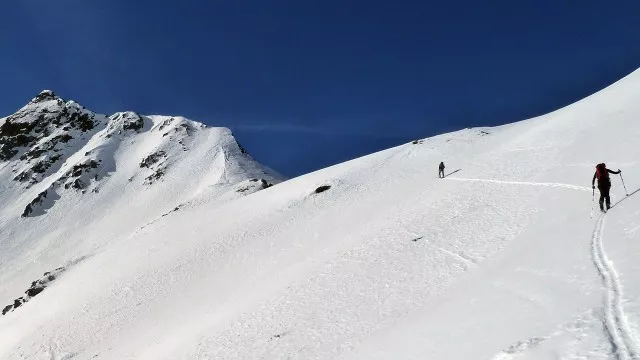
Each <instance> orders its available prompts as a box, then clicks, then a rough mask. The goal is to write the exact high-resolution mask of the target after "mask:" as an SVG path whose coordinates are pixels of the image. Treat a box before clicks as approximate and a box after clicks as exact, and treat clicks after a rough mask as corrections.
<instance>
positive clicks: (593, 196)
mask: <svg viewBox="0 0 640 360" xmlns="http://www.w3.org/2000/svg"><path fill="white" fill-rule="evenodd" d="M592 190H593V192H592V193H591V217H593V204H594V203H595V201H596V189H595V188H592Z"/></svg>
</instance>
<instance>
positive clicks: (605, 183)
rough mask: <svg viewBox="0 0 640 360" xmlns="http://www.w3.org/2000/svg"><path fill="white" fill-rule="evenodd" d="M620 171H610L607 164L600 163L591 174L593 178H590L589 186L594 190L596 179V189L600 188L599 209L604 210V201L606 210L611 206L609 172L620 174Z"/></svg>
mask: <svg viewBox="0 0 640 360" xmlns="http://www.w3.org/2000/svg"><path fill="white" fill-rule="evenodd" d="M621 172H622V171H621V170H620V169H618V171H612V170H609V169H607V166H606V165H605V164H604V163H602V164H598V165H596V173H595V174H593V180H591V187H592V188H593V189H594V190H595V188H596V187H595V182H596V179H598V190H600V210H602V211H605V210H604V203H605V201H606V203H607V210H609V209H610V208H611V198H610V197H609V190H611V179H610V178H609V174H620V173H621Z"/></svg>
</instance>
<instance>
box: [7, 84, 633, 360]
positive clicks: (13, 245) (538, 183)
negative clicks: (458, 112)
mask: <svg viewBox="0 0 640 360" xmlns="http://www.w3.org/2000/svg"><path fill="white" fill-rule="evenodd" d="M639 97H640V72H639V71H636V72H635V73H633V74H631V75H629V76H628V77H626V78H624V79H623V80H621V81H619V82H618V83H616V84H614V85H612V86H610V87H609V88H607V89H605V90H603V91H601V92H599V93H597V94H595V95H593V96H590V97H588V98H586V99H584V100H582V101H580V102H578V103H576V104H573V105H571V106H568V107H566V108H563V109H561V110H558V111H556V112H553V113H551V114H548V115H545V116H541V117H538V118H535V119H530V120H526V121H522V122H518V123H514V124H511V125H506V126H501V127H497V128H481V129H465V130H461V131H458V132H454V133H450V134H443V135H440V136H436V137H433V138H428V139H422V140H417V141H415V142H412V143H409V144H405V145H402V146H398V147H396V148H392V149H389V150H385V151H381V152H379V153H375V154H372V155H369V156H366V157H363V158H360V159H356V160H353V161H349V162H346V163H343V164H340V165H336V166H333V167H330V168H327V169H324V170H320V171H317V172H314V173H311V174H308V175H305V176H301V177H299V178H296V179H292V180H289V181H286V182H283V183H281V184H278V185H277V186H273V187H270V188H268V189H266V190H263V191H259V192H255V193H253V194H251V195H248V196H239V195H238V194H240V193H238V192H237V191H238V190H241V189H244V187H242V188H240V189H239V188H237V187H234V186H245V184H246V186H250V185H251V184H252V183H251V182H250V180H241V179H237V178H236V177H235V175H229V174H237V173H244V171H245V170H243V171H240V170H234V171H221V169H222V168H223V165H224V164H228V163H229V162H230V161H232V160H229V159H236V160H235V161H239V160H237V159H244V158H242V157H239V155H238V154H237V153H240V150H239V149H238V148H237V147H236V146H235V144H234V142H232V141H231V137H230V136H229V135H228V132H226V131H223V130H220V129H218V130H215V129H211V130H209V131H208V132H206V131H204V130H201V129H198V127H197V126H196V125H195V124H193V123H190V122H186V121H184V120H177V119H174V121H177V122H178V123H179V124H186V125H189V126H190V128H191V129H192V131H193V133H194V134H199V135H197V136H196V135H193V136H191V137H181V138H180V139H183V140H182V143H183V144H180V143H179V141H180V140H178V136H182V135H184V134H188V133H189V131H187V130H186V129H185V130H183V129H181V128H180V125H178V124H175V123H167V124H165V121H167V122H168V121H170V119H169V118H145V117H143V122H142V128H140V129H137V130H136V129H125V126H124V124H122V125H120V123H119V121H124V122H126V123H131V122H133V123H136V120H135V119H136V117H135V116H134V115H133V114H128V115H126V114H123V115H119V116H112V117H111V118H110V119H106V118H99V117H98V116H96V117H95V122H99V123H100V124H105V125H102V128H101V130H100V129H97V130H96V129H89V130H86V131H83V130H82V129H81V128H80V127H79V125H77V126H76V127H70V130H69V131H72V132H71V133H70V135H71V136H73V137H74V140H75V139H76V138H80V137H82V136H86V138H87V139H89V140H87V142H86V144H85V145H82V147H83V148H82V149H80V150H77V151H73V152H70V153H65V158H64V159H62V158H61V160H60V161H55V162H54V164H53V165H51V166H49V167H48V168H47V169H46V170H45V172H44V175H42V176H40V175H39V174H40V173H39V172H38V171H34V170H33V166H34V165H33V164H37V162H35V163H34V162H33V160H31V161H32V162H31V164H32V165H29V162H28V161H29V160H30V159H29V156H27V157H25V158H24V159H23V160H16V159H20V157H22V155H23V154H26V153H27V152H28V151H29V149H31V148H33V146H35V145H31V148H29V149H27V148H26V147H27V146H24V148H22V147H14V148H13V149H14V150H15V149H17V150H18V152H17V153H15V155H13V156H14V158H12V160H10V161H9V162H6V161H5V162H4V163H0V168H2V170H1V172H0V175H2V176H3V182H2V184H3V188H2V191H3V193H2V196H3V197H4V198H10V199H12V200H11V201H12V202H11V203H10V205H9V206H7V207H3V209H2V213H1V216H2V219H3V220H2V221H3V223H2V227H1V228H0V229H2V239H1V240H0V246H1V250H2V252H1V253H0V259H1V261H2V262H1V263H0V284H1V285H0V301H4V303H6V304H13V303H12V301H14V299H16V297H18V296H20V295H22V296H23V299H22V300H20V301H18V303H19V304H20V306H19V307H18V308H16V309H13V306H12V307H11V309H12V311H9V312H7V314H6V315H5V316H1V317H0V359H11V360H13V359H72V358H73V359H94V358H98V359H153V360H157V359H344V360H346V359H367V360H369V359H464V360H468V359H487V360H511V359H536V360H540V359H625V360H626V359H639V358H640V335H639V331H640V263H639V262H638V256H639V255H640V240H639V239H640V237H639V234H640V192H637V191H638V189H639V188H640V163H639V162H638V161H639V160H638V159H639V158H640V146H639V145H638V142H637V141H638V138H640V122H639V121H638V117H640V102H638V101H637V99H638V98H639ZM34 106H42V105H34ZM125 117H126V118H127V119H129V120H123V118H125ZM89 118H91V115H90V114H89ZM108 124H114V125H113V126H109V125H108ZM162 126H164V128H162V129H161V127H162ZM127 127H129V126H127ZM114 129H115V130H114ZM194 129H195V130H194ZM85 133H86V134H85ZM167 133H168V135H166V136H165V135H164V134H167ZM179 134H182V135H179ZM52 135H53V132H52V131H51V134H49V135H47V136H52ZM61 135H63V134H61ZM108 135H111V137H109V136H108ZM53 136H55V135H53ZM187 139H188V140H187ZM29 141H31V142H33V141H35V140H29ZM37 141H38V143H40V141H45V140H37ZM215 143H221V145H220V146H212V144H215ZM229 143H231V145H228V144H229ZM34 144H35V143H34ZM63 144H64V145H59V144H58V145H55V146H63V147H64V146H69V147H71V146H80V145H74V144H75V143H73V142H72V141H71V140H69V142H68V143H63ZM67 144H68V145H67ZM78 144H83V142H79V143H78ZM176 144H177V145H176ZM225 144H226V145H225ZM232 145H233V146H232ZM47 146H50V145H47ZM182 146H184V147H185V148H186V149H187V151H185V152H184V156H185V157H187V156H188V158H189V159H190V160H189V161H187V160H186V159H184V160H182V158H180V157H179V156H180V155H181V154H183V152H182ZM225 146H227V147H226V148H225ZM221 148H222V149H228V148H231V149H232V150H233V149H235V153H234V154H235V155H231V156H228V155H227V154H228V153H229V152H230V150H227V151H223V150H220V149H221ZM7 151H9V152H11V151H13V150H7ZM160 151H164V152H165V154H166V155H167V156H164V155H165V154H162V153H160ZM3 152H4V150H3ZM189 152H190V153H191V154H190V155H186V154H187V153H189ZM152 154H156V155H153V156H151V155H152ZM216 154H218V155H216ZM212 158H213V159H214V160H215V161H211V159H212ZM38 159H39V160H40V161H44V160H45V159H48V161H51V157H47V158H43V157H38ZM201 159H207V161H206V162H201V161H200V160H201ZM92 161H93V162H92ZM440 161H444V162H445V164H446V165H447V168H446V170H445V173H447V175H448V176H447V177H446V178H444V179H439V178H438V177H437V173H438V164H439V163H440ZM600 162H606V163H607V164H608V166H609V167H610V168H611V169H614V170H615V169H618V168H620V169H622V170H623V176H624V181H625V185H626V189H625V187H624V186H623V183H622V178H621V177H620V176H619V175H611V180H612V183H613V188H612V191H611V193H612V197H613V202H614V204H615V205H614V207H613V208H612V209H611V210H610V211H609V212H608V213H607V214H602V213H600V212H599V210H598V205H597V198H596V199H595V200H596V203H595V209H594V207H593V205H594V203H593V202H592V199H593V198H592V189H591V179H592V176H593V174H594V171H595V168H594V167H595V165H596V164H597V163H600ZM78 164H85V165H86V166H83V167H82V169H81V171H80V170H78V171H76V172H74V171H73V169H74V166H77V165H78ZM194 164H196V165H199V166H194ZM202 164H207V166H204V165H202ZM238 164H239V165H238V168H242V169H246V166H244V165H242V163H240V162H238ZM251 164H254V163H251ZM29 166H31V167H29ZM229 166H230V165H224V167H225V168H228V167H229ZM29 169H31V172H30V173H28V174H29V176H27V177H26V181H24V180H23V181H20V180H14V179H15V178H16V177H17V178H19V179H21V178H23V177H21V176H19V174H21V173H23V172H24V171H25V170H29ZM37 169H39V168H37ZM114 169H115V171H114ZM158 170H160V172H161V173H162V175H161V176H160V178H159V179H155V178H154V174H156V173H157V171H158ZM74 173H76V174H80V175H79V176H75V175H74ZM85 174H87V175H85ZM96 175H98V176H97V180H96ZM252 176H255V177H256V178H258V175H252ZM76 178H77V179H79V180H80V181H81V182H80V183H79V184H78V187H74V184H75V180H76ZM32 179H33V180H32ZM129 179H131V181H129ZM229 179H232V180H229ZM238 181H240V182H239V184H241V185H227V184H238ZM247 181H248V182H247ZM5 184H9V186H8V187H6V188H5V187H4V186H7V185H5ZM67 184H69V186H68V188H66V187H65V186H66V185H67ZM230 187H231V190H232V191H229V188H230ZM50 189H51V190H50ZM45 190H47V191H48V192H47V197H46V198H44V201H42V203H37V204H34V205H32V212H31V213H29V214H27V217H25V218H21V217H20V215H21V214H22V213H23V212H24V208H25V206H26V205H27V204H30V203H31V202H32V200H33V199H34V198H36V197H37V196H38V194H41V193H42V192H43V191H45ZM83 191H84V194H82V192H83ZM247 191H252V190H247ZM597 192H598V191H597V190H596V191H595V193H596V196H597ZM50 193H51V194H52V195H49V194H50ZM627 193H628V194H629V195H630V196H626V194H627ZM230 194H232V195H233V196H232V197H230V198H227V196H230ZM93 199H95V200H93ZM199 199H204V200H199ZM158 204H162V205H158ZM169 204H171V205H169ZM173 204H189V206H183V207H179V208H178V210H179V211H174V212H171V213H168V214H167V215H166V216H161V215H160V216H157V215H156V214H160V213H163V214H164V211H166V209H170V208H172V207H173V206H174V205H173ZM85 213H86V214H89V213H90V214H92V216H84V215H85ZM150 214H153V216H152V215H150ZM142 223H144V225H140V224H142ZM3 299H4V300H3ZM23 300H26V302H23Z"/></svg>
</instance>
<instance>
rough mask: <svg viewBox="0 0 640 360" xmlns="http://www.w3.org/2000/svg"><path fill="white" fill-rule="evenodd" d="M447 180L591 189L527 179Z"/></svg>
mask: <svg viewBox="0 0 640 360" xmlns="http://www.w3.org/2000/svg"><path fill="white" fill-rule="evenodd" d="M445 179H447V180H457V181H477V182H486V183H493V184H507V185H532V186H548V187H561V188H565V189H571V190H580V191H591V188H589V187H586V186H578V185H571V184H563V183H537V182H526V181H507V180H490V179H463V178H445Z"/></svg>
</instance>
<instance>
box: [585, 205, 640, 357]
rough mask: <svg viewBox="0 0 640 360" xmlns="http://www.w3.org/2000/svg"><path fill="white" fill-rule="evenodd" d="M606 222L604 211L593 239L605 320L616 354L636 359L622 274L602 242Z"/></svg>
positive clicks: (592, 251) (594, 259)
mask: <svg viewBox="0 0 640 360" xmlns="http://www.w3.org/2000/svg"><path fill="white" fill-rule="evenodd" d="M604 224H605V215H604V214H603V215H602V216H600V218H599V219H598V222H597V223H596V227H595V229H594V231H593V238H592V240H591V255H592V257H593V263H594V264H595V266H596V268H597V269H598V273H600V276H601V277H602V282H603V285H604V287H605V291H606V294H605V299H604V319H603V323H604V327H605V329H606V331H607V335H608V337H609V340H610V341H611V347H612V351H613V353H614V354H615V355H616V358H617V359H619V360H635V359H639V358H640V357H639V354H638V346H637V344H636V341H635V339H634V338H633V333H632V332H631V329H630V328H629V324H628V323H627V317H626V315H625V314H624V309H623V306H622V285H621V283H620V277H619V276H618V273H617V272H616V269H615V267H614V266H613V262H611V260H609V258H608V257H607V253H606V252H605V250H604V244H603V242H602V232H603V231H604Z"/></svg>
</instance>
